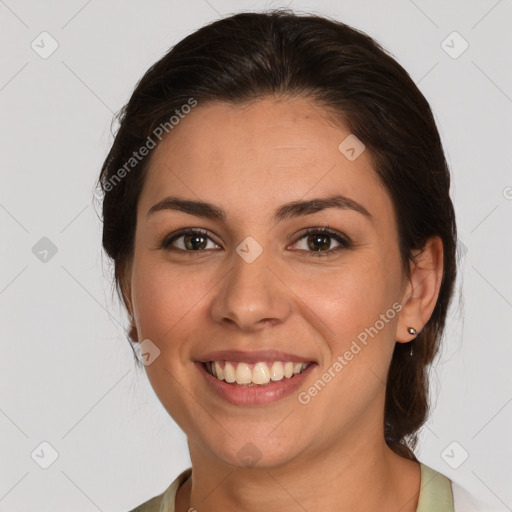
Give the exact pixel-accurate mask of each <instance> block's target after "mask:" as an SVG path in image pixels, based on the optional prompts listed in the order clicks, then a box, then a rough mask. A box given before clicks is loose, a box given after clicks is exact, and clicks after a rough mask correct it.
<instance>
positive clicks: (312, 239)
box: [307, 234, 331, 251]
mask: <svg viewBox="0 0 512 512" xmlns="http://www.w3.org/2000/svg"><path fill="white" fill-rule="evenodd" d="M307 244H308V247H309V248H310V249H311V250H312V251H322V250H328V249H330V248H331V237H330V236H329V235H323V234H316V235H308V237H307Z"/></svg>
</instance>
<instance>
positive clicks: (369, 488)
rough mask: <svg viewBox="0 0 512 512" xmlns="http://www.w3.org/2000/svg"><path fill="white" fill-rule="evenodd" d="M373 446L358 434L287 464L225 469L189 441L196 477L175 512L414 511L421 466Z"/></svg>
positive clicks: (181, 492)
mask: <svg viewBox="0 0 512 512" xmlns="http://www.w3.org/2000/svg"><path fill="white" fill-rule="evenodd" d="M380 437H381V436H377V437H373V439H378V440H379V441H375V442H373V443H369V442H368V439H371V437H370V438H368V437H367V436H366V435H364V434H362V433H361V432H359V433H354V435H352V436H349V437H345V438H344V439H343V440H342V441H340V443H339V445H333V444H329V446H328V449H325V450H323V451H321V452H319V451H316V452H315V453H314V455H311V454H302V455H300V456H297V457H296V458H295V459H294V460H293V461H291V462H290V461H287V463H286V464H283V465H278V466H273V467H268V468H257V467H253V468H240V467H234V466H232V465H229V464H225V463H224V462H223V461H220V460H219V459H218V458H214V457H212V456H211V453H210V454H208V453H206V452H205V451H204V450H203V449H202V447H201V446H200V445H198V444H195V443H194V442H191V441H190V439H189V449H190V455H191V460H192V477H191V478H189V479H188V480H187V482H185V483H184V484H183V485H182V486H181V487H180V489H179V491H178V494H177V498H176V512H187V511H188V510H189V509H190V508H191V507H193V508H194V509H196V510H198V511H199V512H201V511H202V510H236V509H240V510H244V511H247V512H260V511H261V510H264V509H270V508H271V507H272V508H273V509H275V510H279V511H282V512H292V511H293V512H296V511H297V510H298V507H300V508H302V509H304V510H315V509H319V508H321V510H322V511H323V512H349V511H353V510H358V511H360V512H366V511H368V512H370V511H372V512H373V511H374V510H376V509H378V510H380V511H381V512H386V511H388V510H389V511H394V512H396V511H397V510H400V512H414V511H415V510H416V508H417V503H418V496H419V490H420V466H419V464H418V463H416V462H413V461H410V460H407V459H404V458H403V457H400V456H399V455H397V454H395V453H394V452H393V451H391V450H390V449H389V448H388V447H387V445H386V444H385V442H384V439H383V438H382V439H380Z"/></svg>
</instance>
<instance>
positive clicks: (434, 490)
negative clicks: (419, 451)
mask: <svg viewBox="0 0 512 512" xmlns="http://www.w3.org/2000/svg"><path fill="white" fill-rule="evenodd" d="M420 466H421V484H420V496H419V499H418V508H417V509H416V512H454V510H453V494H452V486H451V482H450V480H449V479H448V478H447V477H446V476H444V475H442V474H441V473H438V472H437V471H436V470H434V469H432V468H429V467H428V466H425V464H423V463H421V462H420Z"/></svg>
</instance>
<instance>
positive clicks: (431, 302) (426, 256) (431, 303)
mask: <svg viewBox="0 0 512 512" xmlns="http://www.w3.org/2000/svg"><path fill="white" fill-rule="evenodd" d="M413 258H414V261H411V262H410V277H409V280H408V282H407V285H406V287H405V290H404V293H403V296H402V298H403V301H402V306H403V307H402V311H401V312H400V316H399V319H398V325H397V332H396V340H397V341H398V342H399V343H408V342H409V341H412V340H413V339H414V338H415V337H416V336H417V333H419V332H420V331H421V330H422V329H423V327H424V326H425V324H426V323H427V322H428V320H429V318H430V317H431V315H432V312H433V311H434V308H435V305H436V303H437V298H438V296H439V290H440V288H441V281H442V278H443V243H442V241H441V239H440V237H439V236H437V235H436V236H433V237H431V238H429V239H428V240H427V241H426V243H425V245H424V247H423V249H421V250H418V251H415V252H414V253H413ZM409 329H414V331H416V332H413V331H412V330H409Z"/></svg>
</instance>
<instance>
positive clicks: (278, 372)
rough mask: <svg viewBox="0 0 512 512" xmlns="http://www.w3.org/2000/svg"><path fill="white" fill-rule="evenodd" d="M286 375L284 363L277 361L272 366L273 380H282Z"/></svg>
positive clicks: (271, 375) (271, 374) (271, 376)
mask: <svg viewBox="0 0 512 512" xmlns="http://www.w3.org/2000/svg"><path fill="white" fill-rule="evenodd" d="M283 376H284V369H283V363H279V362H276V363H274V364H273V365H272V368H270V378H271V379H272V380H274V381H275V380H281V379H282V378H283Z"/></svg>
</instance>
